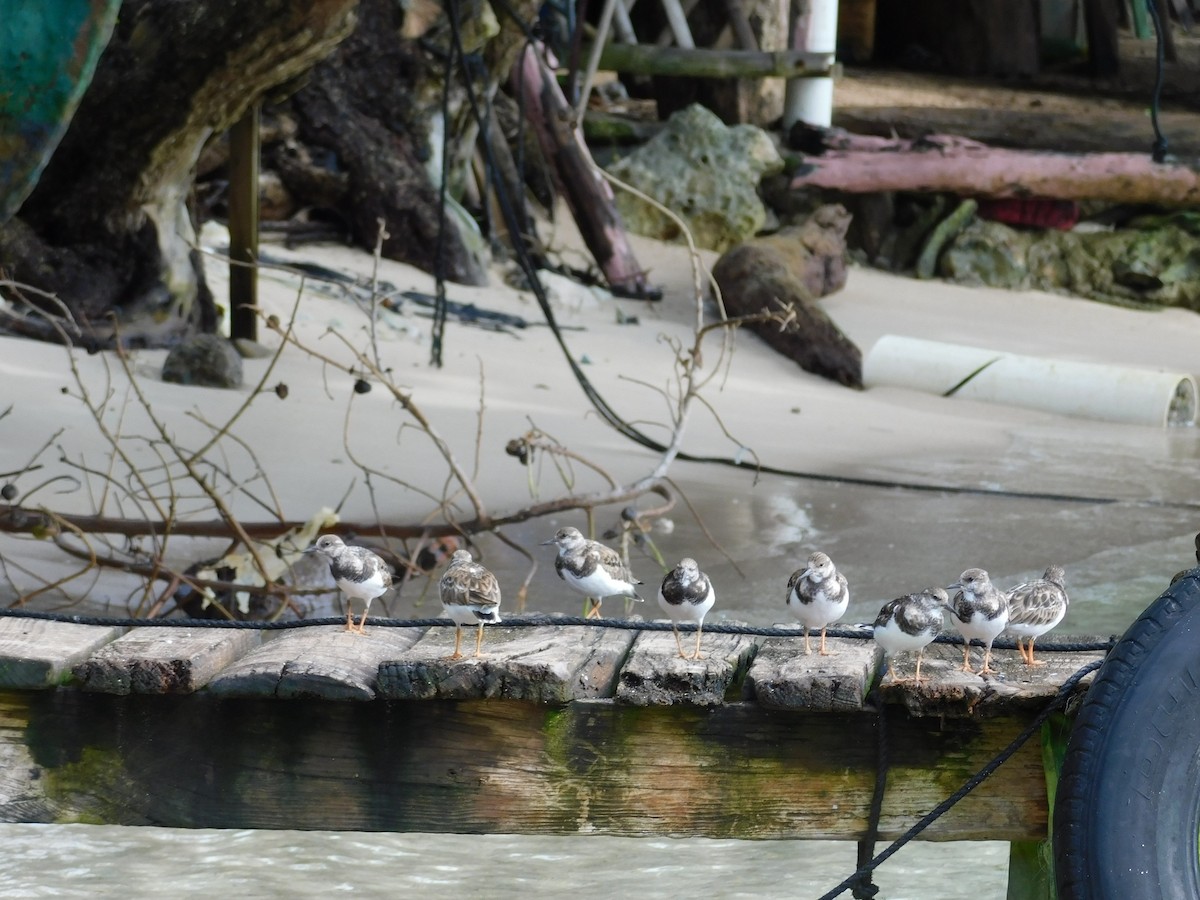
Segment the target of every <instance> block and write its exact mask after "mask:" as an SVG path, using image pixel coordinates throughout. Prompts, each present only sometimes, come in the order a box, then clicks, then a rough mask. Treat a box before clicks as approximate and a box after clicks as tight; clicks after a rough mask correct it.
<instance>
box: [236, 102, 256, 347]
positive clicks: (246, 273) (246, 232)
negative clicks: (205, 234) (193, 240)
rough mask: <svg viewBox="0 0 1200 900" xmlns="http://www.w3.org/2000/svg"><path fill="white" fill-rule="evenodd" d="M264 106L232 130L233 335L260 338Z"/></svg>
mask: <svg viewBox="0 0 1200 900" xmlns="http://www.w3.org/2000/svg"><path fill="white" fill-rule="evenodd" d="M259 118H260V106H259V104H258V103H257V102H255V103H253V104H251V106H250V108H249V109H247V110H246V114H245V115H244V116H242V117H241V118H240V119H239V120H238V121H237V122H236V123H234V126H233V127H232V128H230V129H229V259H230V264H229V336H230V337H231V338H245V339H246V340H249V341H253V340H257V339H258V316H257V315H256V313H255V307H257V306H258V269H257V268H255V267H254V266H253V265H245V264H246V263H254V262H257V260H258V157H259V134H258V130H259Z"/></svg>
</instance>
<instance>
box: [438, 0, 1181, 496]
mask: <svg viewBox="0 0 1200 900" xmlns="http://www.w3.org/2000/svg"><path fill="white" fill-rule="evenodd" d="M1147 2H1150V0H1147ZM447 3H448V4H449V8H450V11H451V13H452V14H451V15H450V16H449V19H450V29H451V33H452V36H453V40H454V42H455V46H457V47H459V52H460V56H461V37H460V35H459V31H458V23H457V20H456V19H455V17H454V15H453V13H455V12H456V11H457V0H447ZM497 6H498V7H499V9H500V10H501V11H502V12H503V13H504V14H505V15H507V16H508V18H509V19H510V20H511V21H512V22H513V23H514V24H515V25H516V26H517V27H518V28H519V29H520V30H521V31H522V32H523V33H524V35H525V37H526V40H527V41H528V42H529V44H530V45H532V44H533V43H534V42H535V40H536V38H535V37H534V34H533V31H532V29H531V28H530V26H529V24H528V23H527V22H525V21H524V20H523V19H522V18H521V17H520V15H518V13H517V11H516V10H515V9H513V7H512V5H511V4H510V3H509V2H508V0H498V3H497ZM522 52H525V51H522ZM466 88H467V100H468V102H469V103H470V105H471V110H472V114H473V115H474V117H475V120H476V122H477V124H478V125H479V131H480V135H481V136H482V137H481V145H482V148H483V153H484V159H485V162H486V164H487V170H488V171H489V172H493V171H495V164H494V162H493V151H492V147H491V141H490V140H489V139H488V136H487V135H488V131H487V127H486V122H485V121H484V120H483V117H482V113H481V111H480V109H479V105H478V101H477V99H476V97H475V90H474V87H473V85H472V83H471V81H470V80H469V79H467V82H466ZM493 187H494V188H495V191H496V200H497V203H498V205H499V207H500V212H501V215H502V217H503V219H504V223H505V227H506V228H508V231H509V233H510V234H513V235H517V234H520V233H521V229H520V224H519V221H518V217H517V214H516V211H515V209H514V208H513V199H512V198H511V197H509V195H508V191H507V190H506V188H505V185H504V183H503V179H495V183H494V185H493ZM513 244H514V247H513V249H514V251H515V253H516V257H517V263H518V265H519V266H520V268H521V272H522V273H523V274H524V276H525V279H526V281H527V283H528V284H529V288H530V290H531V291H532V292H533V295H534V298H535V299H536V300H537V304H538V307H539V308H540V309H541V312H542V315H543V317H544V318H545V320H546V324H547V326H549V328H550V332H551V334H553V335H554V339H555V341H556V342H557V344H558V346H559V349H560V350H561V351H562V354H563V357H564V358H565V359H566V361H567V365H568V367H569V368H570V369H571V374H572V375H573V376H574V377H575V380H576V382H577V383H578V384H579V387H580V388H581V389H582V391H583V393H584V395H585V396H586V397H587V398H588V401H589V402H590V403H591V404H592V406H593V407H594V408H595V409H596V411H597V412H598V413H599V414H600V416H601V418H603V419H604V421H605V422H607V423H608V424H609V425H610V426H611V427H612V428H614V429H615V430H616V431H617V432H619V433H620V434H621V435H623V436H624V437H626V438H628V439H629V440H631V441H633V442H634V443H636V444H639V445H640V446H642V447H645V448H646V449H647V450H650V451H652V452H654V453H664V452H666V450H667V447H666V445H665V444H663V443H661V442H659V441H657V440H655V439H654V438H652V437H650V436H649V435H647V434H645V433H643V432H642V431H641V430H639V429H637V428H635V427H634V426H633V425H631V424H630V423H629V422H627V421H626V420H625V419H623V418H622V417H621V416H620V415H619V414H618V413H617V412H616V410H614V409H613V408H612V406H610V405H609V403H608V401H607V400H605V399H604V397H603V396H602V395H601V394H600V392H599V391H598V390H597V389H596V386H595V385H593V384H592V382H591V380H590V379H589V378H588V377H587V375H586V374H585V373H584V371H583V369H582V367H580V365H579V364H578V363H577V362H576V361H575V358H574V356H572V354H571V350H570V348H569V347H568V346H567V342H566V338H565V337H564V336H563V333H562V330H561V328H560V327H559V324H558V321H557V319H556V318H555V315H554V311H553V310H552V309H551V307H550V300H549V298H548V297H547V296H546V291H545V288H544V287H543V286H542V283H541V280H540V279H539V278H538V277H537V268H536V266H534V264H533V262H532V260H531V259H530V257H529V254H528V253H527V252H526V248H525V247H524V246H523V244H524V242H523V241H519V240H517V241H514V242H513ZM676 458H677V459H680V460H683V461H684V462H697V463H707V464H715V465H722V466H729V467H732V468H735V469H742V470H746V471H750V472H753V473H754V474H755V475H756V476H757V475H759V474H766V475H780V476H783V477H785V478H802V479H805V480H808V481H818V482H825V483H829V484H849V485H855V486H858V487H875V488H887V489H895V490H905V491H915V492H919V493H939V494H954V495H966V496H991V497H1006V498H1012V499H1020V500H1045V501H1049V502H1052V503H1079V504H1087V505H1107V504H1112V503H1118V502H1121V501H1119V500H1118V499H1117V498H1115V497H1098V496H1087V495H1076V494H1060V493H1056V492H1051V491H1014V490H1005V489H1003V488H992V487H975V486H970V485H944V484H943V485H938V484H920V483H915V482H904V481H896V480H894V479H886V478H869V477H859V476H851V475H830V474H826V473H820V472H798V471H795V470H792V469H786V468H783V467H779V466H769V465H762V464H761V463H758V462H755V461H753V460H747V459H740V458H733V457H726V456H699V455H695V454H691V453H687V452H685V451H682V450H680V451H679V452H678V453H677V454H676ZM1138 503H1139V504H1144V505H1146V506H1150V507H1153V508H1164V509H1200V502H1195V501H1189V500H1146V501H1138Z"/></svg>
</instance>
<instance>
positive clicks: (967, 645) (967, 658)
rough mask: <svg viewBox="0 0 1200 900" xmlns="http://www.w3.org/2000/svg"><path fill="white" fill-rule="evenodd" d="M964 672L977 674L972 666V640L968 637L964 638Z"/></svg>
mask: <svg viewBox="0 0 1200 900" xmlns="http://www.w3.org/2000/svg"><path fill="white" fill-rule="evenodd" d="M962 670H963V671H964V672H970V673H971V674H972V675H974V674H975V670H974V669H972V668H971V642H970V640H968V639H967V638H963V665H962Z"/></svg>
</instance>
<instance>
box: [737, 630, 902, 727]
mask: <svg viewBox="0 0 1200 900" xmlns="http://www.w3.org/2000/svg"><path fill="white" fill-rule="evenodd" d="M796 631H797V634H799V633H800V629H799V627H797V629H796ZM815 644H816V642H815V641H814V646H815ZM826 648H827V649H828V650H829V652H830V654H831V655H830V656H820V655H818V654H817V652H816V651H815V650H814V651H813V653H812V654H811V655H807V656H806V655H805V653H804V643H803V641H802V640H795V639H791V638H768V639H767V640H766V641H764V642H763V644H762V646H761V647H759V650H758V655H756V656H755V657H754V662H753V663H751V665H750V671H749V672H748V673H747V674H746V685H747V693H748V695H749V696H752V697H753V698H754V699H755V700H757V701H758V702H759V703H760V704H761V705H763V706H765V707H769V708H771V709H808V710H813V711H818V710H855V709H862V707H863V698H864V697H865V696H866V693H867V687H868V686H869V685H870V683H871V677H872V676H873V675H874V673H875V669H876V667H877V666H878V661H879V660H878V651H877V648H876V645H875V642H874V641H859V640H847V639H839V638H829V639H827V641H826Z"/></svg>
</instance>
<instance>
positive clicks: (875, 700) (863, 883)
mask: <svg viewBox="0 0 1200 900" xmlns="http://www.w3.org/2000/svg"><path fill="white" fill-rule="evenodd" d="M891 664H892V661H891V659H890V658H888V657H884V664H883V665H880V666H877V667H876V669H875V674H874V676H873V678H872V680H871V687H870V688H869V689H868V690H867V702H868V703H870V704H872V705H874V706H875V708H876V710H877V712H876V715H875V787H874V789H873V790H872V791H871V805H870V807H869V808H868V810H867V833H866V834H865V835H864V836H863V837H862V839H861V840H860V841H859V842H858V858H857V860H856V863H855V871H854V876H852V877H856V878H857V880H856V881H855V882H854V884H853V885H852V886H851V893H852V895H853V896H854V900H872V898H873V897H874V896H875V895H876V894H878V893H879V886H878V885H876V884H875V881H874V879H873V878H872V874H873V872H874V869H873V868H868V865H869V864H870V862H871V860H872V859H873V858H874V856H875V842H876V841H877V840H878V839H879V819H880V816H882V815H883V795H884V792H885V791H886V790H887V773H888V768H889V767H890V765H891V760H890V756H891V754H890V753H889V750H888V748H889V745H888V730H887V712H888V710H887V704H886V703H884V702H883V700H882V698H881V697H880V695H879V685H880V684H882V683H883V678H884V675H885V674H886V672H887V670H888V668H889V667H890V666H891ZM860 873H861V874H860Z"/></svg>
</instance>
